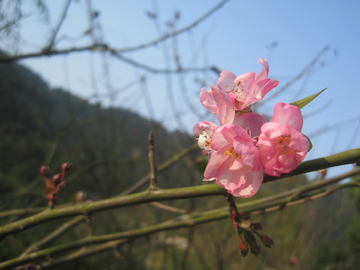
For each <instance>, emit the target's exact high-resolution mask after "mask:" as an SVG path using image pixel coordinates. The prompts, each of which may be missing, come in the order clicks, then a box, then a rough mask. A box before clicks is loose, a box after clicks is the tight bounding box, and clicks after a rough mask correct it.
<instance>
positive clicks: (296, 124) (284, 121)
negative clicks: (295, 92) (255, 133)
mask: <svg viewBox="0 0 360 270" xmlns="http://www.w3.org/2000/svg"><path fill="white" fill-rule="evenodd" d="M272 122H275V123H279V124H281V125H284V126H285V125H290V126H292V127H293V128H295V129H296V130H297V131H301V129H302V126H303V118H302V114H301V111H300V109H299V108H298V107H296V106H294V105H290V104H287V103H284V102H279V103H277V104H276V105H275V108H274V114H273V118H272Z"/></svg>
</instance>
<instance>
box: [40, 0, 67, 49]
mask: <svg viewBox="0 0 360 270" xmlns="http://www.w3.org/2000/svg"><path fill="white" fill-rule="evenodd" d="M71 1H72V0H68V1H67V2H66V4H65V7H64V10H63V12H62V15H61V17H60V20H59V22H58V24H57V26H56V28H55V29H54V31H53V34H52V36H51V37H50V41H49V45H48V46H47V47H46V48H45V51H50V50H51V49H52V48H53V46H54V43H55V39H56V35H57V33H58V32H59V30H60V27H61V25H62V24H63V22H64V20H65V17H66V13H67V12H68V10H69V6H70V3H71Z"/></svg>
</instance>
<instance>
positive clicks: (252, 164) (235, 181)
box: [204, 124, 263, 197]
mask: <svg viewBox="0 0 360 270" xmlns="http://www.w3.org/2000/svg"><path fill="white" fill-rule="evenodd" d="M211 149H213V150H214V152H212V156H211V158H210V160H209V163H208V165H207V167H206V169H205V173H204V176H205V179H204V180H213V178H215V179H216V183H217V184H219V185H220V186H222V187H224V188H225V189H226V190H227V191H228V192H229V193H231V194H232V195H234V196H240V197H249V196H252V195H254V194H255V193H256V192H257V191H258V189H259V188H260V186H261V183H262V180H263V170H262V168H261V166H260V160H259V151H258V149H257V147H256V146H255V145H254V141H253V139H252V138H251V137H250V136H249V134H248V133H247V132H246V131H245V130H244V129H243V128H242V127H240V126H238V125H236V124H229V125H224V126H220V127H218V128H216V129H214V131H213V134H212V138H211Z"/></svg>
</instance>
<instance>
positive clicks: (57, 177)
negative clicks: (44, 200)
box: [53, 174, 62, 186]
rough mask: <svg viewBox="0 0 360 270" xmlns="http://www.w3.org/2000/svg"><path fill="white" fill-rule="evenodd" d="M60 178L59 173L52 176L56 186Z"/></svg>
mask: <svg viewBox="0 0 360 270" xmlns="http://www.w3.org/2000/svg"><path fill="white" fill-rule="evenodd" d="M61 180H62V179H61V174H55V175H54V176H53V182H54V184H55V185H56V186H57V185H59V184H60V182H61Z"/></svg>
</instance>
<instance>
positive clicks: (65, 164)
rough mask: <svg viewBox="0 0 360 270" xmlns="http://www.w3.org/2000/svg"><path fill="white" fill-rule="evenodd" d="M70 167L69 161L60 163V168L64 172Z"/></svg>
mask: <svg viewBox="0 0 360 270" xmlns="http://www.w3.org/2000/svg"><path fill="white" fill-rule="evenodd" d="M71 167H72V164H71V163H70V162H65V163H63V165H61V169H62V170H63V171H64V172H68V171H69V170H70V169H71Z"/></svg>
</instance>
